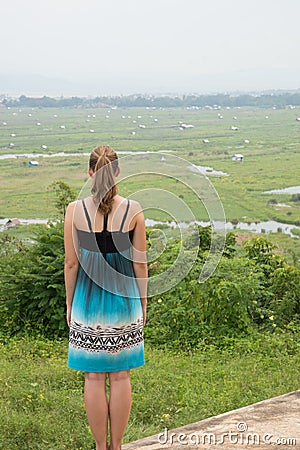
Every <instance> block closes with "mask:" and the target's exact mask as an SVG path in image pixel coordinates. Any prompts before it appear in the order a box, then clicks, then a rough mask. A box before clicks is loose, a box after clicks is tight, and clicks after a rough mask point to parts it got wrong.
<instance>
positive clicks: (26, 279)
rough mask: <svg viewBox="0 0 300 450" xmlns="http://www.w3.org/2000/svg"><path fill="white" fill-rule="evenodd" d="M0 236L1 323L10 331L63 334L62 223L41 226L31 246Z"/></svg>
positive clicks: (64, 327) (51, 334) (64, 328)
mask: <svg viewBox="0 0 300 450" xmlns="http://www.w3.org/2000/svg"><path fill="white" fill-rule="evenodd" d="M0 239H1V241H2V242H1V244H2V243H3V242H4V243H5V249H6V250H5V252H6V254H4V255H3V254H2V257H1V261H0V269H1V277H0V289H1V297H0V314H1V322H2V324H3V323H4V324H5V327H6V329H7V330H9V331H10V332H11V333H16V332H19V331H22V330H23V329H24V328H26V329H32V330H35V331H39V332H41V333H43V334H45V335H49V336H61V335H65V334H66V330H67V327H66V322H65V306H64V305H65V289H64V275H63V269H64V245H63V223H62V222H58V223H57V224H55V225H54V224H49V225H48V226H44V225H43V226H41V227H40V231H39V232H38V233H37V235H36V238H35V243H34V244H33V245H28V246H25V245H24V244H22V243H21V242H20V241H19V240H18V239H9V238H8V237H7V236H6V235H5V234H3V235H2V236H1V238H0ZM1 248H3V247H2V245H1ZM2 252H3V250H2Z"/></svg>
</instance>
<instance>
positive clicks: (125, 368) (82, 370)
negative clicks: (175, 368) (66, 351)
mask: <svg viewBox="0 0 300 450" xmlns="http://www.w3.org/2000/svg"><path fill="white" fill-rule="evenodd" d="M144 365H145V362H143V363H142V364H138V365H128V366H126V367H122V368H118V369H117V370H116V369H115V368H108V369H105V370H103V369H102V370H96V369H95V368H85V369H83V368H79V366H77V367H75V365H74V366H72V365H70V364H68V368H69V369H72V370H77V371H80V372H93V373H107V372H120V371H122V370H131V369H137V368H138V367H143V366H144Z"/></svg>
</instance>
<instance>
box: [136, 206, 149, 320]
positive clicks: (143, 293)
mask: <svg viewBox="0 0 300 450" xmlns="http://www.w3.org/2000/svg"><path fill="white" fill-rule="evenodd" d="M132 245H133V250H132V259H133V269H134V273H135V277H136V280H137V283H138V288H139V291H140V298H141V304H142V310H143V322H144V326H145V324H146V314H147V312H146V310H147V284H148V267H147V253H146V228H145V219H144V214H143V212H142V210H141V209H140V211H139V212H138V213H137V214H136V216H135V227H134V235H133V241H132Z"/></svg>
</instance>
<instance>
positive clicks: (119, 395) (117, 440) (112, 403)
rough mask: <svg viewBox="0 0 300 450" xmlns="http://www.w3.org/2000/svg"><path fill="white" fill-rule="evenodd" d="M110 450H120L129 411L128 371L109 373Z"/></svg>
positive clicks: (129, 388)
mask: <svg viewBox="0 0 300 450" xmlns="http://www.w3.org/2000/svg"><path fill="white" fill-rule="evenodd" d="M108 376H109V383H110V395H109V419H110V450H120V449H121V444H122V438H123V434H124V432H125V429H126V426H127V423H128V419H129V415H130V409H131V384H130V371H129V370H122V371H120V372H110V373H109V374H108Z"/></svg>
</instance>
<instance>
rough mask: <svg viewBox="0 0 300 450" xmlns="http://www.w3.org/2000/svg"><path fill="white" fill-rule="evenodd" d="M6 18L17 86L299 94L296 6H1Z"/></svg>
mask: <svg viewBox="0 0 300 450" xmlns="http://www.w3.org/2000/svg"><path fill="white" fill-rule="evenodd" d="M0 13H1V16H0V17H1V26H0V39H1V58H0V64H1V67H0V76H1V75H2V76H4V75H5V76H7V75H8V76H9V77H10V80H14V83H15V87H16V90H17V89H18V83H20V86H19V89H22V86H21V85H22V77H23V82H25V81H26V80H27V81H26V83H29V84H30V77H29V78H28V77H26V75H30V76H31V75H43V76H47V77H50V78H63V79H65V80H68V81H69V82H70V86H69V87H70V89H71V87H72V89H73V90H74V91H76V90H77V91H78V94H83V92H85V93H86V94H110V93H112V94H116V93H124V94H126V93H129V92H157V93H158V92H172V91H173V92H176V91H177V92H196V91H198V92H207V91H219V90H224V89H229V90H235V89H244V90H251V89H267V88H270V89H273V88H275V89H278V88H282V89H292V88H300V58H299V54H300V32H299V17H300V0H151V1H150V0H105V1H104V0H7V1H5V0H1V8H0ZM12 76H18V77H16V78H12ZM19 76H21V79H20V78H19ZM2 80H4V81H3V83H4V86H2V89H1V77H0V93H1V92H2V91H3V89H4V90H5V83H6V82H7V77H6V78H5V77H4V78H2ZM5 80H6V81H5ZM24 80H25V81H24ZM32 80H34V78H32ZM48 82H49V86H50V85H51V86H52V84H53V80H52V81H51V80H48ZM55 83H57V85H58V86H59V85H60V83H61V87H63V86H64V83H63V82H60V81H59V80H57V81H56V82H55ZM33 84H34V83H33ZM59 87H60V86H59ZM79 91H80V92H79ZM74 93H77V92H74Z"/></svg>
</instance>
